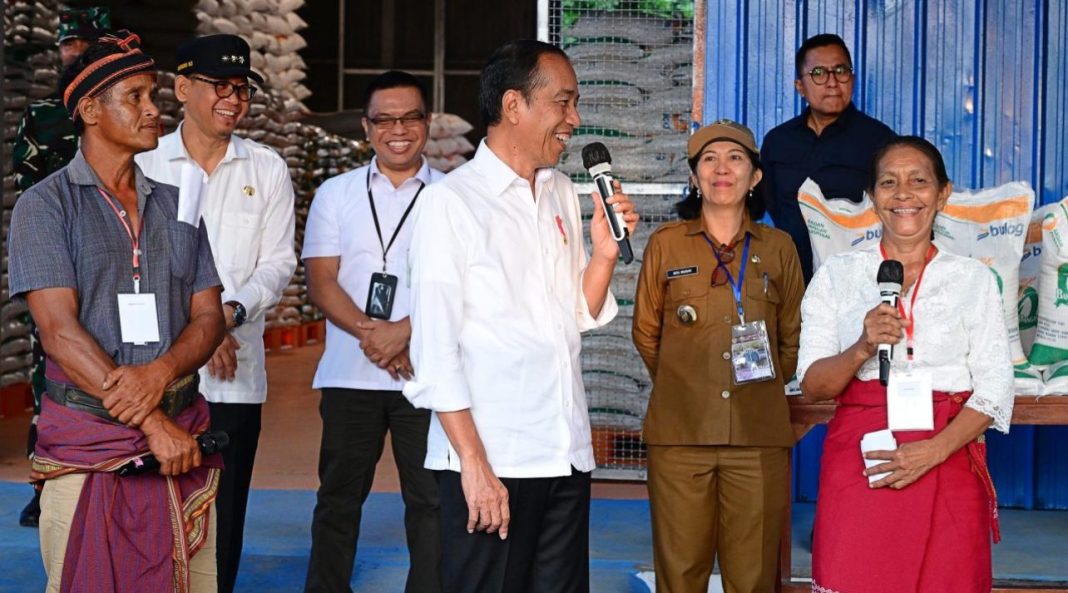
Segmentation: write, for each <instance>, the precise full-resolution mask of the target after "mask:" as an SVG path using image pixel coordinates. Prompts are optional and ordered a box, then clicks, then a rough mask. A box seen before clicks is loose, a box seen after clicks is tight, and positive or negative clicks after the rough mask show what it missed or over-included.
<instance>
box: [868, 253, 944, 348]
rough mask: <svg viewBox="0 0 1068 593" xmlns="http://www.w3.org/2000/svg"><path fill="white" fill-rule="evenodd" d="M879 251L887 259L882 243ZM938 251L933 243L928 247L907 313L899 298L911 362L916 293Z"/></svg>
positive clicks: (906, 345)
mask: <svg viewBox="0 0 1068 593" xmlns="http://www.w3.org/2000/svg"><path fill="white" fill-rule="evenodd" d="M879 251H880V252H881V253H882V254H883V259H884V260H885V259H886V249H884V248H883V245H882V243H880V244H879ZM936 253H938V249H937V248H936V247H935V246H934V244H931V246H930V247H928V248H927V259H925V260H924V262H923V267H922V268H920V275H919V276H917V277H916V284H915V285H914V286H913V287H912V300H911V302H910V303H909V310H908V312H907V313H906V312H905V303H904V302H903V300H904V299H898V300H897V310H898V312H900V313H901V318H902V319H904V320H905V339H906V342H905V353H906V354H908V359H909V361H910V362H911V361H912V351H913V344H914V343H915V341H914V340H913V335H914V332H915V331H916V324H915V323H914V320H915V317H914V316H915V314H916V295H918V294H919V293H920V283H921V282H923V273H924V272H925V271H927V264H929V263H931V260H932V259H933V258H934V256H935V254H936Z"/></svg>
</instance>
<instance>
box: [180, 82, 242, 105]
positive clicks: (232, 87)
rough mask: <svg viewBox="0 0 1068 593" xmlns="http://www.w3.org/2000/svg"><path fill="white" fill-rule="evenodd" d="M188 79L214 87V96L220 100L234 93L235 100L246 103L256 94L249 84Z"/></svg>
mask: <svg viewBox="0 0 1068 593" xmlns="http://www.w3.org/2000/svg"><path fill="white" fill-rule="evenodd" d="M189 78H191V79H193V80H196V81H199V82H203V83H206V84H210V85H212V86H214V87H215V94H216V96H218V97H219V98H220V99H225V98H227V97H229V96H231V95H233V94H234V93H235V92H236V93H237V99H238V100H239V101H244V102H246V103H247V102H249V101H251V100H252V97H253V95H255V94H256V87H254V86H252V85H251V84H234V83H232V82H230V81H229V80H212V79H210V78H201V77H199V76H190V77H189Z"/></svg>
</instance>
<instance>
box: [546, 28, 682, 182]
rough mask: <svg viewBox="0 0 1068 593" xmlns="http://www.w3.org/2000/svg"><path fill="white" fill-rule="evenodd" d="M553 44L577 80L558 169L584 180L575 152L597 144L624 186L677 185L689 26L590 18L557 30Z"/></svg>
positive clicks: (679, 172) (584, 175)
mask: <svg viewBox="0 0 1068 593" xmlns="http://www.w3.org/2000/svg"><path fill="white" fill-rule="evenodd" d="M561 39H562V40H563V44H562V46H563V48H564V51H565V52H567V54H568V57H570V59H571V63H572V65H573V66H574V68H575V74H576V75H577V76H578V81H579V93H580V99H579V114H580V115H581V117H582V125H581V126H580V127H579V129H578V130H576V132H575V135H574V136H573V137H572V139H571V145H570V146H569V147H568V150H567V151H566V152H565V153H564V155H563V157H562V158H561V160H560V165H559V168H560V170H561V171H563V172H565V173H567V174H568V175H571V176H572V177H578V178H586V177H587V176H588V173H587V171H586V170H585V169H584V168H583V167H582V147H583V146H585V145H586V144H588V143H590V142H603V143H604V144H605V146H607V147H608V149H609V150H610V151H611V153H612V168H613V171H615V172H616V174H617V175H619V176H620V177H621V178H623V179H625V180H630V181H659V182H664V181H685V179H686V175H687V173H688V168H687V166H686V132H687V131H688V130H689V127H690V121H691V118H690V112H691V109H692V103H693V91H692V79H693V76H692V70H693V23H692V20H678V21H676V20H669V19H663V18H654V17H650V16H641V17H637V16H630V15H626V16H619V15H616V14H613V13H611V12H602V13H594V14H589V15H584V16H582V17H581V18H579V19H578V20H577V21H575V23H574V24H573V25H572V26H570V27H563V28H562V30H561Z"/></svg>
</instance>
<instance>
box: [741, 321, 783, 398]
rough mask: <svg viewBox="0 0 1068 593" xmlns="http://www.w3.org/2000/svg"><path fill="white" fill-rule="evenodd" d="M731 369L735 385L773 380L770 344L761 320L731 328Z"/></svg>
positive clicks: (773, 369) (773, 372) (766, 329)
mask: <svg viewBox="0 0 1068 593" xmlns="http://www.w3.org/2000/svg"><path fill="white" fill-rule="evenodd" d="M731 369H732V370H733V371H734V383H735V384H736V385H741V384H743V383H756V382H757V381H767V380H768V379H773V378H775V366H774V365H773V364H772V362H771V342H770V341H769V340H768V328H767V326H766V325H765V324H764V321H763V320H761V321H751V322H749V323H742V324H740V325H735V326H732V327H731Z"/></svg>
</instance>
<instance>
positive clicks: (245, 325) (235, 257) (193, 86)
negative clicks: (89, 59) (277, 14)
mask: <svg viewBox="0 0 1068 593" xmlns="http://www.w3.org/2000/svg"><path fill="white" fill-rule="evenodd" d="M249 53H250V52H249V46H248V44H247V43H246V42H245V41H244V40H243V39H241V38H240V37H238V36H236V35H209V36H207V37H200V38H198V39H194V40H193V41H190V42H188V43H186V44H184V45H182V46H181V47H179V48H178V76H177V78H176V79H175V81H174V94H175V96H176V97H177V98H178V100H179V101H181V102H182V104H183V105H184V107H185V119H184V120H183V121H182V123H181V124H180V125H179V126H178V130H177V131H175V132H174V133H172V134H168V135H166V136H164V137H163V138H161V139H160V142H159V148H157V149H156V150H154V151H151V152H148V153H144V154H141V155H138V158H137V162H138V164H139V165H140V166H141V167H142V169H143V170H144V171H145V175H147V176H148V177H150V178H152V179H156V180H159V181H162V182H164V183H169V184H171V185H176V186H178V187H179V188H180V189H181V192H182V195H183V196H187V197H188V198H189V200H190V203H193V202H197V201H198V202H199V214H200V216H202V217H203V222H204V225H205V226H206V227H207V230H208V239H209V240H210V241H211V248H212V252H213V253H214V254H215V260H216V262H217V263H218V271H219V277H220V278H221V279H222V283H223V292H222V297H221V303H222V306H223V309H224V311H223V312H224V316H225V318H226V329H227V332H226V335H225V337H224V338H223V342H222V344H221V345H220V346H219V347H218V349H217V350H216V351H215V354H214V355H213V356H212V357H211V360H210V361H208V364H207V365H206V366H204V367H203V368H201V369H200V380H201V388H202V391H203V393H204V395H205V397H207V399H208V402H209V405H210V408H211V424H212V430H222V431H225V432H226V433H227V434H229V436H230V446H229V447H228V448H227V449H226V450H225V451H224V452H223V460H224V461H225V464H226V466H225V469H224V471H223V475H222V480H221V481H220V483H219V497H218V499H217V500H216V503H215V504H216V508H217V509H218V512H219V529H218V562H219V591H220V592H222V593H229V592H230V591H233V589H234V583H235V581H236V579H237V570H238V563H239V561H240V559H241V547H242V541H243V533H244V526H245V508H246V505H247V504H248V491H249V484H250V482H251V480H252V466H253V462H254V461H255V458H256V448H257V444H258V441H259V436H260V413H261V410H262V407H263V402H264V401H265V400H266V398H267V374H266V370H265V361H264V349H263V326H264V315H265V313H266V312H267V311H268V310H269V309H271V307H273V306H274V305H275V303H277V302H278V299H279V298H280V297H281V295H282V290H283V289H284V288H285V287H286V285H287V284H289V279H290V277H291V276H292V275H293V270H294V269H295V268H296V265H297V262H296V254H295V253H294V251H293V233H294V222H293V221H294V218H293V185H292V182H291V181H290V177H289V169H288V168H287V167H286V164H285V161H283V160H282V158H281V157H280V156H278V154H277V153H276V152H274V151H273V150H272V149H270V148H268V147H266V146H263V145H261V144H258V143H256V142H253V141H252V140H248V139H245V138H241V137H239V136H236V135H234V129H235V128H236V127H237V125H238V124H239V123H240V121H241V119H242V118H243V117H245V115H246V114H247V113H248V111H249V102H250V100H251V98H252V95H253V94H254V93H255V91H256V88H255V87H253V86H252V85H251V84H250V79H251V81H254V82H255V83H257V84H262V83H263V78H261V77H260V75H259V74H257V73H256V72H254V71H253V70H252V69H251V60H250V56H249ZM198 198H199V199H198Z"/></svg>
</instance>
